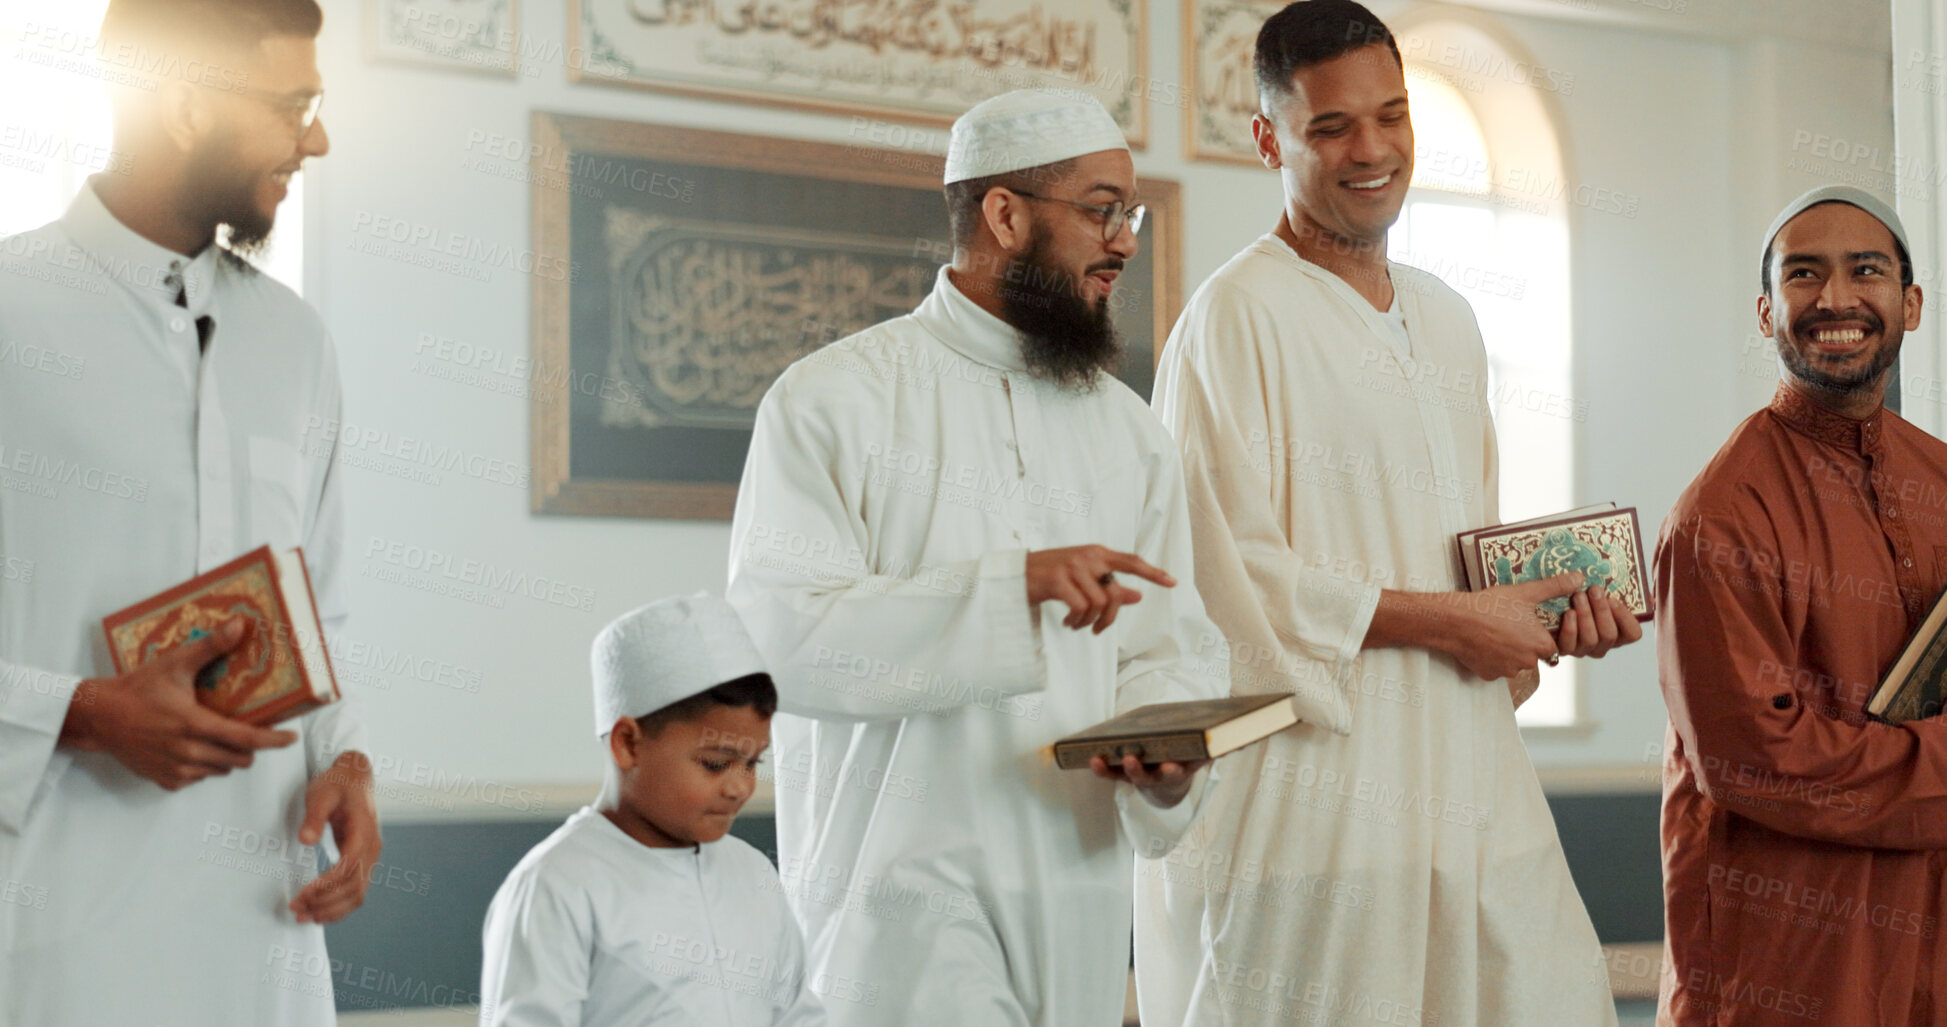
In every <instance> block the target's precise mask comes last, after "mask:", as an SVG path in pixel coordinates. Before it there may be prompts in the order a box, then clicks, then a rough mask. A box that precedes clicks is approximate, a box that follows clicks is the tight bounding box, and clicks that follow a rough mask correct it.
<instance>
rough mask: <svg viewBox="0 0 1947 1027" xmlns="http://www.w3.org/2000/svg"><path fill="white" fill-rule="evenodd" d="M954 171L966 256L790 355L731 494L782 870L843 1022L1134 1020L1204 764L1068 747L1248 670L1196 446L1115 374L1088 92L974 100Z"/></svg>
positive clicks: (1113, 240)
mask: <svg viewBox="0 0 1947 1027" xmlns="http://www.w3.org/2000/svg"><path fill="white" fill-rule="evenodd" d="M946 181H947V185H946V200H947V209H948V213H949V217H950V219H951V221H952V224H953V230H954V242H955V254H954V261H953V263H952V265H950V266H948V267H944V268H941V269H940V274H939V277H938V278H937V279H936V280H935V282H934V285H933V291H932V293H931V294H930V295H929V296H927V298H926V300H925V301H924V302H922V303H921V304H920V305H919V309H917V310H915V311H914V312H913V313H912V314H910V315H908V316H906V317H901V318H896V319H894V320H892V321H888V322H886V323H884V324H881V325H877V326H874V327H872V328H870V329H867V330H866V331H864V332H861V333H859V334H857V335H853V336H850V337H848V338H844V339H840V340H839V341H837V342H834V343H832V344H831V345H830V346H827V347H826V348H825V349H823V350H821V351H819V352H818V353H815V354H813V355H811V356H809V357H807V358H805V359H803V360H801V361H799V362H798V363H797V364H795V365H793V366H792V367H791V368H790V369H788V370H787V371H785V373H784V374H783V376H782V377H780V378H779V379H778V382H777V384H776V385H775V386H774V387H773V388H772V389H771V391H770V393H769V394H768V395H766V396H765V398H764V402H763V404H762V406H761V407H760V409H759V410H758V415H757V429H756V434H755V436H754V438H753V439H752V442H751V450H750V459H749V462H748V463H746V464H745V466H744V477H743V483H742V485H741V486H740V487H739V490H738V494H737V512H736V518H735V522H734V523H733V524H732V526H731V567H730V589H729V598H730V600H731V602H732V603H734V604H736V605H737V606H738V607H739V608H740V610H741V612H742V613H743V615H744V618H745V621H746V623H747V624H748V625H749V628H750V632H751V635H752V637H753V638H754V639H755V640H756V642H757V645H758V648H759V649H760V650H761V651H762V652H763V654H764V657H765V662H766V663H767V664H768V665H769V666H770V668H771V674H772V677H773V678H774V679H775V681H776V682H777V686H778V695H779V715H778V718H777V722H776V725H775V727H774V731H775V736H774V737H775V738H776V740H777V750H778V759H777V767H778V770H777V796H778V798H777V805H778V850H779V865H780V874H781V877H782V879H783V882H784V886H785V893H786V896H787V898H788V899H789V900H790V902H791V905H792V911H793V912H794V913H795V914H796V915H797V917H798V919H799V921H800V922H801V923H802V924H803V925H804V928H805V934H806V948H807V961H806V978H807V979H808V980H810V981H811V982H812V987H813V989H814V990H816V991H818V992H820V994H823V995H825V997H826V1002H825V1006H826V1012H827V1015H828V1016H829V1017H830V1020H831V1022H832V1023H833V1024H844V1025H852V1027H865V1025H886V1027H894V1025H904V1024H908V1023H912V1022H914V1019H915V1017H920V1018H923V1019H924V1020H925V1022H927V1023H929V1024H947V1025H955V1024H964V1025H967V1027H1028V1025H1030V1024H1033V1025H1040V1027H1071V1025H1078V1024H1111V1023H1119V1022H1121V1017H1122V1008H1123V1001H1124V992H1125V990H1126V982H1127V972H1128V967H1129V931H1130V916H1131V904H1130V903H1131V897H1130V889H1131V885H1132V871H1133V866H1134V853H1135V852H1136V851H1141V852H1145V853H1148V854H1151V855H1160V854H1162V853H1165V852H1167V851H1169V849H1170V847H1171V846H1173V845H1174V844H1175V843H1176V839H1177V838H1178V837H1180V836H1181V834H1182V833H1183V831H1184V830H1185V829H1186V828H1187V826H1188V825H1189V823H1190V821H1191V818H1192V817H1193V816H1194V815H1195V813H1196V810H1197V807H1198V805H1199V803H1200V801H1201V794H1202V791H1203V776H1204V775H1202V774H1201V773H1199V771H1200V769H1201V765H1200V764H1180V763H1160V764H1152V765H1144V764H1143V763H1142V762H1141V761H1139V760H1137V759H1136V758H1135V757H1133V756H1131V757H1128V758H1126V759H1125V760H1124V761H1123V763H1122V764H1121V765H1119V766H1110V765H1108V764H1107V763H1105V762H1102V761H1101V760H1100V759H1099V758H1098V760H1097V762H1096V764H1095V766H1094V768H1093V769H1094V775H1093V776H1091V775H1089V774H1080V773H1065V772H1063V771H1061V770H1059V769H1057V768H1056V767H1055V766H1054V763H1053V761H1052V760H1051V759H1049V758H1047V757H1046V756H1045V755H1044V753H1043V750H1044V749H1045V748H1046V747H1047V746H1048V745H1049V744H1050V743H1052V742H1053V741H1055V740H1056V739H1058V738H1060V737H1062V736H1063V735H1066V734H1070V733H1073V732H1075V731H1078V730H1080V729H1082V728H1085V727H1088V726H1090V725H1092V724H1095V723H1097V722H1099V721H1102V720H1106V719H1108V718H1109V717H1111V716H1113V715H1115V714H1118V713H1122V712H1125V711H1127V710H1130V709H1133V708H1134V707H1137V706H1141V705H1144V704H1146V703H1151V702H1158V701H1167V700H1179V699H1204V698H1214V697H1215V696H1217V695H1219V694H1221V693H1222V691H1223V690H1224V686H1225V680H1226V675H1225V673H1224V672H1223V670H1222V668H1221V664H1218V665H1217V666H1216V667H1215V669H1211V664H1210V661H1209V660H1208V655H1209V653H1210V652H1212V651H1214V650H1218V649H1221V640H1220V638H1219V636H1218V635H1217V633H1216V629H1215V627H1213V626H1212V625H1211V624H1210V622H1209V621H1208V620H1206V619H1205V618H1204V614H1203V604H1202V603H1201V602H1200V601H1199V600H1198V598H1197V595H1196V591H1195V589H1193V588H1192V587H1191V586H1190V585H1189V583H1188V582H1189V580H1190V577H1191V574H1192V568H1191V566H1190V530H1189V529H1190V518H1189V511H1188V509H1187V508H1186V507H1185V505H1184V500H1183V476H1182V472H1181V470H1180V469H1179V467H1178V462H1177V456H1176V452H1175V448H1174V446H1173V444H1172V443H1171V442H1170V439H1169V436H1168V435H1167V434H1165V433H1164V431H1163V427H1162V425H1161V424H1159V423H1158V422H1157V421H1156V419H1155V418H1154V417H1153V416H1152V415H1151V414H1150V413H1149V411H1148V409H1147V408H1146V407H1145V406H1144V405H1143V402H1142V400H1141V399H1140V398H1138V397H1137V396H1136V395H1135V394H1134V393H1133V392H1131V391H1130V390H1129V389H1128V388H1127V387H1125V386H1124V385H1122V384H1121V383H1120V382H1118V381H1116V380H1115V379H1114V378H1113V377H1111V376H1110V375H1109V373H1108V372H1109V369H1110V368H1111V367H1112V366H1113V365H1114V362H1115V360H1116V358H1117V356H1118V344H1117V341H1116V334H1115V328H1114V326H1113V325H1112V324H1111V322H1110V318H1109V308H1108V298H1109V296H1110V295H1111V293H1112V292H1113V290H1114V289H1115V287H1116V277H1117V275H1118V274H1119V273H1120V272H1121V271H1122V269H1123V266H1124V264H1125V263H1126V262H1127V261H1128V260H1129V259H1130V258H1131V257H1133V256H1134V255H1135V253H1136V247H1137V242H1136V229H1137V227H1138V226H1140V225H1141V223H1142V208H1141V207H1140V206H1137V205H1136V197H1135V191H1136V181H1135V166H1134V164H1133V163H1132V162H1131V160H1130V157H1129V149H1128V146H1127V144H1126V143H1125V142H1124V141H1123V137H1122V132H1121V130H1120V129H1118V128H1117V127H1116V124H1115V121H1114V120H1113V119H1111V118H1110V117H1109V114H1108V112H1107V111H1105V110H1103V109H1102V105H1101V104H1100V103H1097V102H1096V101H1095V100H1094V99H1093V98H1090V97H1087V96H1085V95H1082V94H1078V93H1072V92H1069V93H1064V92H1058V91H1053V90H1048V91H1040V90H1022V91H1018V92H1014V93H1009V94H1006V95H1003V96H999V97H995V98H994V99H991V100H988V101H985V102H983V103H981V104H979V105H977V106H976V107H974V108H973V109H972V110H970V111H968V112H967V114H966V115H965V116H963V117H962V118H961V119H960V120H959V121H958V122H957V123H955V125H954V129H953V135H952V141H951V143H950V149H949V152H948V156H947V162H946ZM1118 575H1121V577H1120V578H1118ZM1179 578H1180V579H1181V581H1182V583H1181V584H1179ZM1193 660H1194V661H1196V662H1194V663H1193Z"/></svg>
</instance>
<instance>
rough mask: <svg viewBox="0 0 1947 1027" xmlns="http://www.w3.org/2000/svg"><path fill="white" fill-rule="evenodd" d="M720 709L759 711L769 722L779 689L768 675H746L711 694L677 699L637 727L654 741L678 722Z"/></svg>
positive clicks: (640, 719) (730, 681)
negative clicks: (726, 707)
mask: <svg viewBox="0 0 1947 1027" xmlns="http://www.w3.org/2000/svg"><path fill="white" fill-rule="evenodd" d="M718 706H741V707H748V708H750V709H754V710H756V711H757V715H758V716H760V717H763V718H764V719H765V720H769V719H771V715H772V714H774V713H776V712H777V686H776V685H774V684H772V683H771V676H770V675H769V674H746V675H744V676H743V677H740V678H732V679H731V680H729V681H726V682H724V683H723V684H721V685H718V686H716V687H715V688H712V689H710V690H709V691H706V692H698V693H696V694H695V695H692V696H690V697H689V698H687V699H678V700H677V701H675V702H673V703H670V704H669V705H668V706H665V707H663V708H662V709H660V710H657V711H656V712H654V713H650V714H647V715H645V716H641V717H637V718H636V719H635V726H636V727H638V728H641V729H642V737H644V738H654V737H656V736H657V735H659V734H662V730H663V728H666V727H668V726H669V725H671V724H674V723H676V722H677V721H684V722H686V723H687V722H690V721H694V720H697V719H699V718H701V717H702V716H703V715H704V714H705V713H708V712H710V711H711V710H712V709H715V708H716V707H718Z"/></svg>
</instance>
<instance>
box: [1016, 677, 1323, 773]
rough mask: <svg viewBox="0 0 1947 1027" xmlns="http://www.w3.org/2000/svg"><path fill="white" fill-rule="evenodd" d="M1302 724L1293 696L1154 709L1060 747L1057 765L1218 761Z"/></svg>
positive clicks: (1100, 727) (1096, 728) (1130, 714)
mask: <svg viewBox="0 0 1947 1027" xmlns="http://www.w3.org/2000/svg"><path fill="white" fill-rule="evenodd" d="M1296 723H1298V711H1297V710H1296V709H1295V708H1294V707H1293V706H1292V705H1291V696H1289V695H1241V696H1234V697H1232V698H1228V699H1197V700H1193V701H1190V702H1159V703H1150V704H1149V705H1148V706H1138V707H1136V708H1135V709H1133V710H1130V711H1129V712H1128V713H1125V714H1123V715H1122V716H1120V717H1115V718H1112V719H1110V720H1105V721H1103V722H1102V723H1100V724H1097V725H1095V726H1094V727H1092V728H1089V729H1088V730H1087V731H1083V732H1081V733H1080V734H1074V735H1069V736H1068V737H1067V738H1064V739H1062V740H1060V741H1058V742H1056V743H1055V764H1056V765H1057V766H1059V767H1061V769H1063V770H1077V769H1080V768H1082V767H1086V766H1088V761H1089V760H1090V759H1091V758H1092V757H1095V756H1103V757H1106V758H1107V759H1108V761H1109V762H1110V763H1120V762H1122V757H1124V756H1135V757H1136V758H1138V759H1140V760H1142V761H1143V762H1144V763H1169V762H1177V763H1182V762H1185V761H1188V760H1214V759H1216V758H1217V757H1219V756H1222V755H1223V754H1225V753H1227V752H1232V751H1235V750H1237V749H1241V748H1243V747H1244V746H1247V745H1249V744H1251V743H1252V742H1255V741H1257V740H1259V739H1261V738H1265V737H1267V736H1269V735H1273V734H1276V733H1277V732H1279V731H1282V730H1284V729H1285V728H1288V727H1290V726H1291V725H1293V724H1296Z"/></svg>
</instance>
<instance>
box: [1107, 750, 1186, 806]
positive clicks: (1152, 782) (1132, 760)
mask: <svg viewBox="0 0 1947 1027" xmlns="http://www.w3.org/2000/svg"><path fill="white" fill-rule="evenodd" d="M1209 762H1210V761H1209V760H1167V761H1165V762H1162V763H1158V764H1154V765H1153V766H1152V765H1150V764H1145V763H1144V762H1143V761H1142V760H1141V759H1140V758H1138V757H1136V756H1133V755H1128V756H1124V757H1122V762H1120V763H1115V764H1111V763H1110V762H1109V761H1108V759H1107V758H1106V757H1103V756H1091V757H1089V760H1088V769H1090V770H1092V771H1094V772H1095V776H1096V777H1099V778H1104V779H1106V780H1110V781H1127V782H1129V783H1130V784H1132V785H1135V786H1136V787H1137V788H1138V789H1139V790H1141V791H1142V793H1143V795H1144V796H1145V797H1146V798H1147V799H1148V800H1149V804H1150V805H1152V806H1155V807H1156V808H1157V809H1171V808H1174V807H1175V806H1176V804H1177V803H1179V802H1182V801H1183V798H1184V796H1186V795H1189V794H1190V782H1191V779H1193V778H1194V777H1196V773H1197V771H1199V770H1201V769H1203V766H1204V764H1206V763H1209Z"/></svg>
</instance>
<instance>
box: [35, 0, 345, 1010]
mask: <svg viewBox="0 0 1947 1027" xmlns="http://www.w3.org/2000/svg"><path fill="white" fill-rule="evenodd" d="M322 17H323V16H322V13H321V11H320V10H319V8H318V6H317V5H316V4H315V3H314V2H313V0H112V2H111V3H110V4H109V5H108V10H107V13H106V15H105V16H104V18H103V21H102V25H101V36H100V40H99V53H100V58H101V60H102V61H103V62H105V63H106V64H108V65H110V66H111V67H114V68H119V69H121V71H122V73H120V74H117V75H114V76H112V79H113V80H115V81H118V82H119V83H120V84H118V85H116V86H114V87H112V96H111V100H112V107H113V114H114V129H115V149H116V151H117V152H119V153H123V154H127V155H128V159H127V160H126V161H124V162H123V163H122V164H121V166H120V167H119V168H118V169H116V170H114V171H111V172H107V173H104V174H100V175H97V176H95V177H94V178H92V179H90V180H89V181H88V183H87V184H86V185H85V186H84V187H83V188H82V189H81V191H80V193H79V195H77V196H76V197H75V199H74V201H73V203H72V205H71V206H70V207H69V208H68V211H67V213H66V214H65V215H63V216H62V217H61V219H60V220H58V221H55V222H53V223H52V224H49V225H47V226H45V227H43V228H40V229H37V230H35V231H32V232H28V233H25V234H23V235H21V236H17V237H15V238H13V239H10V240H7V241H6V242H5V243H4V244H0V342H4V343H20V344H34V345H37V346H40V347H44V348H45V349H47V350H50V351H55V352H59V353H60V354H62V356H63V357H64V358H66V359H65V361H64V362H63V363H61V364H59V365H58V366H62V367H67V368H72V369H74V370H73V372H72V373H69V374H65V375H57V374H48V373H42V371H43V370H44V369H43V368H41V367H39V366H30V365H27V364H24V363H22V362H19V361H14V362H0V567H6V568H9V569H11V570H12V571H15V572H17V573H4V574H0V942H4V952H5V959H4V961H0V1022H5V1023H11V1024H15V1025H20V1027H26V1025H33V1027H69V1025H72V1027H99V1025H102V1024H135V1023H141V1024H280V1025H299V1027H306V1025H321V1024H329V1023H331V1022H333V1020H334V1016H335V1014H334V1011H333V1000H332V982H331V976H330V974H329V973H327V972H325V971H324V969H321V968H328V967H329V966H330V965H331V964H330V963H329V962H328V961H327V959H326V958H325V951H324V930H323V926H322V925H323V924H325V923H329V922H331V921H334V920H338V919H340V918H342V917H344V916H346V915H347V914H349V913H350V912H351V911H352V910H354V909H356V908H357V907H358V906H359V905H360V903H361V902H362V901H363V898H364V895H365V890H366V887H367V882H368V874H369V873H370V871H371V868H372V866H373V863H374V861H375V860H376V859H377V857H378V855H379V827H378V820H377V816H376V814H375V812H374V806H373V799H372V777H371V771H370V765H369V762H368V761H367V760H366V758H365V757H364V755H363V754H362V750H363V748H364V746H363V742H362V732H361V731H360V729H359V726H358V723H357V720H356V716H355V711H354V710H353V709H352V708H351V707H350V706H349V704H348V703H347V702H341V703H338V704H335V705H332V706H329V707H326V708H324V709H322V710H319V711H316V712H313V713H311V714H309V715H307V716H304V717H301V718H299V719H296V720H292V721H287V722H286V723H284V724H283V725H281V729H279V730H270V729H265V728H258V727H253V726H250V725H247V724H244V723H242V722H240V721H235V720H231V719H229V718H226V717H222V716H219V715H217V714H215V713H213V712H211V711H209V710H207V709H205V708H204V707H202V706H200V705H199V704H198V703H197V702H196V700H195V697H194V689H195V683H194V679H195V676H196V673H197V671H198V670H199V669H200V668H202V667H203V666H205V665H206V664H209V663H210V662H212V661H214V660H215V659H217V658H220V657H222V656H223V655H224V654H225V653H226V652H229V651H230V650H231V649H233V648H235V647H236V646H237V645H238V644H239V643H240V642H241V641H242V638H243V631H244V630H245V628H244V625H243V623H242V622H241V621H238V622H233V623H232V624H230V625H228V626H226V627H225V628H224V629H223V630H221V631H219V632H218V633H217V634H216V635H214V636H210V637H206V638H203V639H201V640H200V641H194V642H190V643H188V644H186V645H183V646H181V647H180V648H178V649H177V650H174V651H171V652H168V653H165V654H163V655H162V656H160V657H159V658H157V659H156V660H154V661H152V662H151V663H149V664H147V665H146V666H144V667H142V668H140V669H138V670H134V671H131V672H129V673H126V674H120V675H116V674H114V673H113V671H112V668H111V667H110V665H109V663H108V661H107V660H106V658H105V655H104V654H103V652H102V651H101V650H102V646H101V644H100V635H101V627H100V624H101V619H102V617H103V616H104V615H106V614H109V613H112V612H114V611H115V610H118V609H120V608H122V607H124V606H127V605H129V604H131V603H134V602H136V601H139V600H141V599H144V598H146V597H148V596H150V595H153V594H155V593H157V592H160V591H162V590H164V589H166V588H169V587H171V586H173V585H175V584H177V583H178V582H181V581H183V580H185V579H187V578H190V577H192V576H194V575H196V574H199V573H201V572H204V571H207V570H210V569H211V568H213V567H215V566H217V565H219V564H222V563H225V562H227V561H229V560H231V559H233V558H235V557H236V556H238V555H240V554H241V553H243V552H246V551H248V550H250V549H253V548H255V547H257V546H260V545H265V544H269V545H271V546H274V547H278V548H286V547H290V546H297V545H301V546H302V547H303V549H304V553H305V556H306V559H307V561H308V564H309V568H310V574H311V584H312V586H313V589H314V591H315V593H316V597H317V602H318V609H319V613H320V615H321V616H322V618H323V620H324V624H325V627H326V630H327V633H335V631H336V629H337V627H338V626H339V625H340V624H341V623H342V621H343V618H344V615H345V587H346V583H345V577H344V574H343V570H342V562H343V561H342V556H343V547H342V545H341V539H342V533H343V523H342V518H341V514H340V496H341V491H342V483H341V479H340V475H339V472H338V470H337V469H336V457H335V454H334V453H333V451H332V449H331V448H330V447H328V446H326V447H317V446H306V445H304V443H305V439H304V437H303V428H304V425H305V424H306V423H307V422H309V421H311V420H312V419H313V418H327V419H334V420H335V419H336V418H337V417H338V412H339V382H338V371H337V365H336V357H335V355H334V354H333V352H332V349H331V346H330V343H329V341H328V340H327V338H326V333H325V329H324V325H323V323H322V322H321V321H320V319H319V317H318V315H317V313H316V311H314V310H313V309H312V308H311V307H310V306H308V305H306V304H305V303H304V302H303V301H302V300H300V299H299V298H298V297H297V296H296V295H295V294H293V293H292V292H291V291H290V290H289V289H287V288H285V287H284V286H283V285H281V284H279V283H277V282H275V281H273V280H272V279H270V278H269V277H268V276H266V275H264V274H262V273H261V272H259V271H257V270H256V269H255V268H254V267H252V266H251V265H250V263H249V262H248V261H247V260H246V259H245V257H246V256H247V255H249V254H252V253H255V252H257V251H259V250H260V249H261V248H262V247H263V245H264V242H265V240H266V239H267V238H268V237H269V235H270V232H271V229H272V226H273V224H274V223H275V219H276V213H277V207H278V204H279V203H280V202H281V201H282V200H283V199H284V196H285V192H286V189H287V187H288V184H289V182H290V179H291V176H292V175H293V174H295V173H296V172H297V171H298V169H299V168H300V167H301V166H302V164H303V162H304V161H305V160H306V159H308V158H312V157H320V156H323V155H324V153H325V152H326V149H327V148H328V143H327V140H326V136H325V129H324V125H323V124H322V123H321V122H319V121H318V106H319V102H320V98H321V96H322V95H323V91H322V88H321V78H320V76H319V72H318V65H317V44H316V38H317V35H318V32H319V30H320V27H321V23H322ZM327 828H328V829H329V831H328V832H327ZM327 834H328V835H329V836H330V837H331V838H332V839H333V841H334V842H335V844H336V848H337V850H338V851H337V859H336V862H335V865H333V866H332V867H331V868H330V869H329V870H328V871H326V872H324V873H322V874H321V873H320V868H321V863H323V862H324V860H323V858H322V857H320V856H319V855H318V853H319V851H320V850H321V849H322V847H323V840H324V838H325V837H326V836H327Z"/></svg>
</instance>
